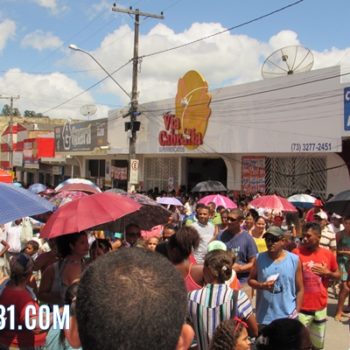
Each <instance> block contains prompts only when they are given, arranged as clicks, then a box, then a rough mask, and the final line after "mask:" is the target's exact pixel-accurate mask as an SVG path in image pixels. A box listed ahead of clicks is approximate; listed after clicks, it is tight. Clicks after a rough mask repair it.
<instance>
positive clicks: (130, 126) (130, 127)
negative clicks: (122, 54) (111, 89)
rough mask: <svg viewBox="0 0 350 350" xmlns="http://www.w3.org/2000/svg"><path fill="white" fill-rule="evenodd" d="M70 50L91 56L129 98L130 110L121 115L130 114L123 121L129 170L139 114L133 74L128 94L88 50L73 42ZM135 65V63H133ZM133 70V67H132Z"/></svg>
mask: <svg viewBox="0 0 350 350" xmlns="http://www.w3.org/2000/svg"><path fill="white" fill-rule="evenodd" d="M68 47H69V48H70V49H71V50H74V51H80V52H82V53H85V54H86V55H88V56H89V57H90V58H92V59H93V60H94V61H95V63H96V64H97V65H98V66H99V67H100V68H101V69H102V70H103V71H104V72H105V73H106V74H107V75H108V77H109V78H111V79H112V80H113V81H114V82H115V84H116V85H118V87H119V88H120V89H121V90H122V91H123V92H124V93H125V94H126V95H127V96H128V97H129V98H130V101H131V107H130V110H129V113H128V114H126V115H125V116H123V117H127V116H129V115H130V122H126V123H125V131H128V132H129V131H131V135H130V136H129V135H128V136H129V171H130V169H131V165H130V164H131V160H132V159H134V158H135V153H136V152H135V144H136V131H138V130H139V128H140V122H137V121H136V120H135V119H136V116H137V115H138V114H139V113H138V112H137V93H135V91H136V88H135V86H137V85H136V83H135V78H134V76H135V74H133V93H132V95H130V94H129V93H128V92H127V91H126V90H125V89H124V88H123V87H122V86H121V85H120V84H119V83H118V82H117V81H116V80H115V79H114V77H113V76H112V75H111V74H110V73H109V72H108V71H107V69H106V68H105V67H103V65H102V64H101V63H100V62H99V61H98V60H97V59H96V58H95V57H94V56H93V55H92V54H91V53H90V52H88V51H85V50H83V49H81V48H79V47H78V46H77V45H74V44H70V45H69V46H68ZM134 66H135V64H134ZM134 70H135V69H134Z"/></svg>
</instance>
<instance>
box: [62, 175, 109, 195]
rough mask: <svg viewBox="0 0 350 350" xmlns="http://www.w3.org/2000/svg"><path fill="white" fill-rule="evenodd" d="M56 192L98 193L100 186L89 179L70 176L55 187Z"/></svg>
mask: <svg viewBox="0 0 350 350" xmlns="http://www.w3.org/2000/svg"><path fill="white" fill-rule="evenodd" d="M55 191H56V192H61V191H82V192H88V193H100V192H102V191H101V190H100V188H99V187H98V186H97V185H96V184H95V183H93V182H92V181H90V180H87V179H80V178H72V179H68V180H66V181H63V182H62V183H60V184H59V185H58V186H57V187H56V188H55Z"/></svg>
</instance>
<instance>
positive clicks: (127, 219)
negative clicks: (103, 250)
mask: <svg viewBox="0 0 350 350" xmlns="http://www.w3.org/2000/svg"><path fill="white" fill-rule="evenodd" d="M110 191H111V192H113V189H112V190H108V191H107V192H110ZM119 195H120V196H124V197H127V198H131V199H133V200H134V201H135V202H137V203H139V204H141V205H142V206H141V208H140V209H139V210H138V211H135V212H133V213H131V214H128V215H126V216H123V217H122V218H120V219H118V220H116V221H114V222H113V223H111V224H109V225H107V227H108V229H109V230H110V231H118V232H123V231H124V229H125V227H126V226H127V225H128V224H136V225H138V226H139V227H140V228H141V230H150V229H151V228H152V227H154V226H157V225H163V224H166V223H167V222H168V219H169V216H170V215H171V213H170V211H168V210H167V209H165V208H164V207H163V206H161V205H160V204H159V203H157V202H156V201H154V200H153V199H151V198H149V197H147V196H145V195H142V194H139V193H128V192H124V193H119Z"/></svg>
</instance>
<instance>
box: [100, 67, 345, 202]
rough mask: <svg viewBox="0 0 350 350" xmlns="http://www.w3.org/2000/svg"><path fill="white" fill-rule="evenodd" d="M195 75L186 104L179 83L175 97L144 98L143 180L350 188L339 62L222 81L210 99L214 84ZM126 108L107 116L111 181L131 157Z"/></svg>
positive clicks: (146, 185) (169, 184)
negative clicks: (247, 80) (225, 83)
mask: <svg viewBox="0 0 350 350" xmlns="http://www.w3.org/2000/svg"><path fill="white" fill-rule="evenodd" d="M191 74H192V76H191V77H190V78H192V80H191V79H189V80H187V85H188V86H187V87H186V80H180V81H181V83H180V84H179V86H180V85H181V84H182V85H181V86H180V87H179V88H178V96H177V110H176V98H175V96H176V93H177V92H176V91H174V98H172V99H167V100H161V101H156V102H151V103H146V104H142V105H140V106H139V110H140V111H141V112H142V114H141V115H140V116H139V117H138V120H139V121H140V122H141V128H140V131H138V132H137V141H136V154H137V156H136V158H137V159H138V160H139V173H138V186H139V188H140V189H142V190H149V189H152V188H154V187H158V188H159V189H160V190H169V189H170V190H171V189H173V188H175V189H176V188H178V187H179V186H181V185H185V186H187V188H188V189H189V190H190V189H191V188H192V187H193V186H194V185H195V184H196V183H197V182H200V181H204V180H208V179H211V180H219V181H221V182H222V183H223V184H224V185H226V186H227V188H228V189H230V190H234V191H245V192H256V191H257V190H261V191H263V192H267V193H272V192H278V193H280V194H282V195H290V194H292V193H296V192H299V193H300V192H304V191H305V190H306V189H310V190H311V191H312V192H314V193H316V194H319V195H321V196H323V197H326V196H327V195H328V194H329V193H337V192H340V191H341V190H344V189H347V188H349V187H350V180H349V169H350V166H349V168H348V166H347V164H346V162H347V161H346V159H347V157H350V154H349V153H350V152H347V150H350V147H349V146H348V141H347V138H348V137H349V136H350V124H348V114H347V112H348V111H347V103H346V101H347V100H346V99H345V97H346V95H347V90H346V86H345V85H343V84H341V73H340V67H338V66H337V67H331V68H326V69H320V70H313V71H309V72H306V73H299V74H294V75H287V76H285V77H280V78H274V79H266V80H261V81H257V82H252V83H248V84H243V85H236V86H230V87H224V88H221V89H216V90H213V91H210V94H211V101H210V99H209V98H208V95H206V93H205V91H204V90H205V86H204V85H205V83H202V85H198V86H197V85H195V84H196V82H194V80H195V78H193V77H194V76H195V75H193V71H192V73H191ZM187 78H188V77H187ZM180 81H179V82H180ZM203 84H204V85H203ZM181 89H182V90H181ZM186 89H187V90H186ZM191 89H192V90H191ZM195 90H196V91H197V90H201V91H200V93H198V94H196V93H193V91H195ZM209 90H210V86H209ZM349 96H350V93H349ZM190 109H192V112H191V114H190V115H188V114H186V113H187V112H186V110H187V111H188V110H190ZM349 110H350V106H349ZM208 111H209V112H210V111H211V113H210V116H209V119H208V115H207V114H208V113H207V112H208ZM196 113H199V117H198V118H197V117H196ZM123 114H125V111H122V110H118V111H112V112H111V113H110V115H109V118H108V142H109V145H110V149H109V151H108V156H107V161H106V168H108V169H107V170H108V171H107V172H106V178H107V177H112V180H113V178H115V176H116V175H115V173H113V171H112V172H110V169H113V168H114V170H115V169H117V168H118V166H115V165H113V164H117V163H116V162H117V161H119V162H120V161H123V160H124V162H125V160H127V159H128V153H129V146H128V133H127V132H125V126H124V124H125V122H126V121H127V120H126V119H127V118H122V115H123ZM349 116H350V111H349ZM191 117H192V119H193V118H194V119H196V118H197V119H198V120H193V121H192V122H190V121H189V118H191ZM186 118H187V119H186ZM206 119H207V121H206ZM186 125H187V126H186ZM185 129H186V130H185ZM347 129H349V130H347ZM183 144H186V145H183ZM344 159H345V160H344ZM348 161H349V162H350V158H349V160H348ZM113 162H114V163H113ZM124 164H125V163H124Z"/></svg>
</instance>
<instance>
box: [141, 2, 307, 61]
mask: <svg viewBox="0 0 350 350" xmlns="http://www.w3.org/2000/svg"><path fill="white" fill-rule="evenodd" d="M303 1H304V0H298V1H295V2H293V3H291V4H288V5H286V6H283V7H280V8H279V9H276V10H274V11H271V12H269V13H266V14H264V15H261V16H259V17H255V18H253V19H251V20H248V21H245V22H243V23H240V24H237V25H235V26H233V27H230V28H227V29H224V30H222V31H220V32H216V33H214V34H210V35H207V36H204V37H202V38H199V39H196V40H193V41H190V42H188V43H185V44H181V45H178V46H174V47H171V48H168V49H165V50H159V51H155V52H152V53H149V54H146V55H143V56H140V58H145V57H151V56H155V55H159V54H161V53H165V52H169V51H173V50H177V49H180V48H182V47H186V46H189V45H192V44H195V43H198V42H200V41H203V40H206V39H209V38H212V37H214V36H217V35H221V34H224V33H227V32H231V31H232V30H234V29H237V28H241V27H244V26H246V25H248V24H251V23H254V22H257V21H260V20H262V19H264V18H267V17H270V16H272V15H274V14H276V13H278V12H282V11H284V10H286V9H288V8H291V7H293V6H296V5H298V4H300V3H302V2H303Z"/></svg>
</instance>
